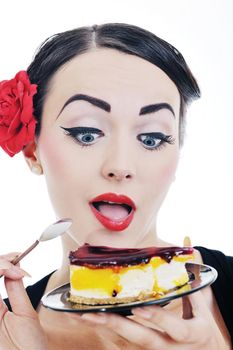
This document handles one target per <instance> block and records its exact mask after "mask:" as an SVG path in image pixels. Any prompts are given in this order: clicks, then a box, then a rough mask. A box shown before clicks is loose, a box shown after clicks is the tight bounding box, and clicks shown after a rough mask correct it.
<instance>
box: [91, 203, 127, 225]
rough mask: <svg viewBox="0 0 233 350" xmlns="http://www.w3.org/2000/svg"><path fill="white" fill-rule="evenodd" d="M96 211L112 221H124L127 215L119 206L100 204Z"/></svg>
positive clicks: (124, 209)
mask: <svg viewBox="0 0 233 350" xmlns="http://www.w3.org/2000/svg"><path fill="white" fill-rule="evenodd" d="M98 210H99V211H100V212H101V214H102V215H104V216H106V217H107V218H108V219H110V220H112V221H117V220H122V219H125V218H126V217H127V216H128V214H129V213H128V210H127V209H126V208H124V207H122V206H121V205H120V204H100V205H99V208H98Z"/></svg>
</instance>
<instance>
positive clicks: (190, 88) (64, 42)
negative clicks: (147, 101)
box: [27, 23, 200, 143]
mask: <svg viewBox="0 0 233 350" xmlns="http://www.w3.org/2000/svg"><path fill="white" fill-rule="evenodd" d="M95 47H96V48H101V47H103V48H111V49H115V50H118V51H121V52H124V53H127V54H130V55H135V56H138V57H141V58H143V59H145V60H147V61H149V62H151V63H153V64H154V65H156V66H158V67H159V68H161V69H162V70H163V71H164V72H165V73H166V74H167V75H168V76H169V77H170V79H171V80H172V81H173V82H174V83H175V85H176V87H177V89H178V90H179V93H180V98H181V104H180V139H181V140H180V142H181V143H182V139H183V133H184V125H185V112H186V108H187V105H188V104H189V103H190V102H191V101H192V100H194V99H196V98H199V97H200V89H199V87H198V84H197V82H196V80H195V78H194V76H193V75H192V73H191V71H190V69H189V67H188V65H187V64H186V62H185V60H184V58H183V56H182V55H181V53H180V52H179V51H178V50H177V49H176V48H175V47H174V46H172V45H171V44H169V43H167V42H166V41H164V40H163V39H161V38H159V37H157V36H156V35H154V34H152V33H151V32H149V31H147V30H144V29H142V28H139V27H137V26H133V25H128V24H123V23H107V24H103V25H94V26H92V27H80V28H77V29H73V30H70V31H66V32H63V33H58V34H55V35H53V36H51V37H50V38H48V39H46V40H45V41H44V42H43V43H42V45H41V46H40V48H39V50H38V52H37V53H36V55H35V57H34V60H33V61H32V63H31V64H30V66H29V67H28V70H27V72H28V75H29V78H30V81H31V83H33V84H37V85H38V92H37V94H36V95H35V96H34V100H33V103H34V114H35V117H36V119H37V121H38V123H37V129H36V135H37V136H38V135H39V133H40V121H41V115H42V109H43V102H44V99H45V96H46V93H47V92H48V89H49V82H50V80H51V78H52V77H53V75H54V74H55V73H56V71H57V70H58V69H59V68H60V67H61V66H62V65H63V64H65V63H67V62H68V61H69V60H71V59H72V58H74V57H75V56H77V55H80V54H82V53H85V52H87V51H89V50H91V49H93V48H95Z"/></svg>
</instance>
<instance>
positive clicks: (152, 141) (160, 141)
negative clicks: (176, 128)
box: [137, 132, 175, 150]
mask: <svg viewBox="0 0 233 350" xmlns="http://www.w3.org/2000/svg"><path fill="white" fill-rule="evenodd" d="M137 139H138V140H139V141H140V142H141V143H142V145H143V147H144V148H146V149H149V150H159V149H160V147H161V146H162V145H165V142H166V143H169V144H173V143H174V141H175V140H174V139H173V138H172V136H171V135H165V134H163V133H161V132H151V133H145V134H140V135H138V136H137Z"/></svg>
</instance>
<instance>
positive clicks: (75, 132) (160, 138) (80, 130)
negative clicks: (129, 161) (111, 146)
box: [61, 126, 175, 151]
mask: <svg viewBox="0 0 233 350" xmlns="http://www.w3.org/2000/svg"><path fill="white" fill-rule="evenodd" d="M61 128H62V129H63V130H64V131H65V134H66V135H68V136H70V137H72V138H73V139H74V140H75V141H76V142H77V143H78V144H79V145H80V146H82V147H88V146H91V145H93V144H94V143H95V141H96V140H97V139H98V138H99V137H102V136H104V133H103V132H102V131H101V130H99V129H96V128H90V127H75V128H65V127H62V126H61ZM88 134H89V135H93V134H95V135H97V137H96V138H94V139H93V140H92V141H91V142H89V141H88V143H84V141H82V140H80V139H78V137H82V136H84V135H88ZM149 138H150V139H152V141H154V143H155V144H154V145H149V146H148V145H145V144H144V143H143V141H145V140H146V139H149ZM137 139H138V141H140V142H141V143H142V144H143V147H144V148H146V149H147V150H149V151H159V150H160V149H161V148H162V147H164V146H165V143H168V144H174V142H175V139H174V138H173V137H172V135H165V134H163V133H161V132H151V133H143V134H140V135H138V136H137ZM156 141H157V143H156Z"/></svg>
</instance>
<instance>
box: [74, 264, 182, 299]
mask: <svg viewBox="0 0 233 350" xmlns="http://www.w3.org/2000/svg"><path fill="white" fill-rule="evenodd" d="M76 268H77V269H78V268H79V266H76ZM185 279H186V280H185ZM187 279H188V276H187V271H186V269H185V264H184V262H178V261H174V260H173V261H171V262H170V263H169V264H167V263H165V264H162V265H160V266H158V267H157V268H153V267H152V266H151V265H150V264H148V266H146V267H145V268H144V269H140V268H138V269H132V270H130V269H129V270H128V271H127V272H125V273H123V274H122V275H121V276H120V281H119V285H120V286H121V287H122V288H121V291H120V292H119V293H118V294H117V296H116V298H127V297H136V296H138V295H139V294H140V293H149V292H153V288H154V285H155V283H156V285H157V287H158V289H160V290H161V291H168V290H170V289H172V288H174V287H177V285H178V284H180V281H181V280H182V281H184V283H186V282H187ZM71 294H72V295H74V296H79V297H84V298H98V299H101V298H109V297H110V295H109V294H108V293H106V291H104V290H101V289H92V290H90V289H88V290H87V289H82V290H76V289H74V288H71Z"/></svg>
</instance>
